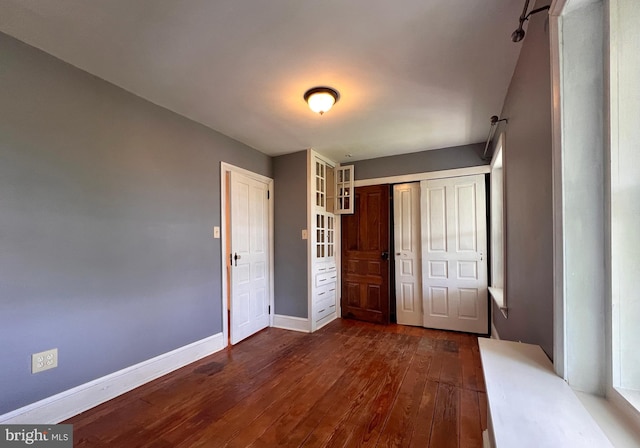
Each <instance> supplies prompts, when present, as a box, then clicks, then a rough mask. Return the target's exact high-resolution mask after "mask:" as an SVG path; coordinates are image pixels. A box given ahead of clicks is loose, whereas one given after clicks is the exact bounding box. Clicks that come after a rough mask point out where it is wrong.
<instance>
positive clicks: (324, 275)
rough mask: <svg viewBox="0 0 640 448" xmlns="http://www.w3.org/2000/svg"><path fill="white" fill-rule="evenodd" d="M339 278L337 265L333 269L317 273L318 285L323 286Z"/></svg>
mask: <svg viewBox="0 0 640 448" xmlns="http://www.w3.org/2000/svg"><path fill="white" fill-rule="evenodd" d="M337 278H338V273H337V272H336V270H335V267H334V269H333V270H331V271H326V272H320V273H319V274H316V287H318V288H319V287H321V286H324V285H328V284H330V283H335V282H336V279H337Z"/></svg>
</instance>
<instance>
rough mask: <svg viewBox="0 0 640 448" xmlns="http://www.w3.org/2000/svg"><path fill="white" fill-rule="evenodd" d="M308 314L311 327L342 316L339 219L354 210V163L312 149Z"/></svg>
mask: <svg viewBox="0 0 640 448" xmlns="http://www.w3.org/2000/svg"><path fill="white" fill-rule="evenodd" d="M308 163H309V171H310V173H309V174H310V175H309V179H310V180H311V182H310V185H309V187H310V188H309V203H310V205H311V206H310V207H309V213H310V216H309V224H310V226H309V227H310V228H309V255H310V263H309V266H310V276H309V277H310V285H309V303H310V306H309V309H310V312H309V315H310V317H311V319H310V320H311V331H315V330H317V329H318V328H320V327H322V326H323V325H325V324H327V323H329V322H331V321H332V320H334V319H335V318H337V317H338V316H339V303H340V300H339V299H340V297H339V293H338V292H339V291H340V288H339V278H338V272H339V269H337V265H338V263H339V253H340V248H339V238H337V236H338V235H339V234H340V233H339V232H340V220H339V216H338V215H340V214H342V213H353V191H354V190H353V166H344V167H341V166H338V164H336V163H335V162H333V161H331V160H329V159H327V158H325V157H323V156H321V155H320V154H318V153H316V152H315V151H312V150H309V157H308Z"/></svg>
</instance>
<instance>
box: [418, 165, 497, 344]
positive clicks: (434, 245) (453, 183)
mask: <svg viewBox="0 0 640 448" xmlns="http://www.w3.org/2000/svg"><path fill="white" fill-rule="evenodd" d="M420 188H421V208H422V213H421V216H422V225H421V228H422V261H423V264H422V279H423V290H422V296H423V308H424V322H423V324H424V326H425V327H429V328H439V329H445V330H456V331H465V332H469V333H482V334H485V333H488V326H489V321H488V302H487V300H488V299H487V262H486V252H487V233H486V198H485V184H484V177H483V176H482V175H477V176H463V177H458V178H448V179H437V180H428V181H422V182H420Z"/></svg>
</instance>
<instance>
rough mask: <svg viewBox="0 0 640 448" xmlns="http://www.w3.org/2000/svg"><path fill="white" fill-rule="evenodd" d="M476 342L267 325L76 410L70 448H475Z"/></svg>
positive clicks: (390, 331) (398, 329) (411, 333)
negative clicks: (106, 399) (126, 390)
mask: <svg viewBox="0 0 640 448" xmlns="http://www.w3.org/2000/svg"><path fill="white" fill-rule="evenodd" d="M486 409H487V406H486V395H485V389H484V382H483V376H482V369H481V365H480V356H479V352H478V344H477V341H476V338H475V337H474V336H471V335H467V334H460V333H453V332H445V331H436V330H427V329H423V328H414V327H405V326H400V325H388V326H383V325H374V324H367V323H362V322H357V321H353V320H345V319H338V320H336V321H334V322H332V323H331V324H329V325H327V326H326V327H324V328H323V329H321V330H319V331H318V332H316V333H314V334H304V333H296V332H292V331H286V330H279V329H275V328H268V329H266V330H264V331H262V332H260V333H258V334H256V335H254V336H252V337H251V338H249V339H247V340H245V341H243V342H241V343H240V344H238V345H236V346H234V347H232V348H228V349H225V350H223V351H221V352H218V353H216V354H214V355H211V356H208V357H206V358H204V359H202V360H200V361H198V362H195V363H193V364H190V365H189V366H187V367H184V368H182V369H180V370H177V371H175V372H173V373H170V374H168V375H166V376H164V377H162V378H159V379H157V380H155V381H153V382H151V383H149V384H146V385H144V386H142V387H139V388H137V389H135V390H133V391H131V392H129V393H127V394H125V395H122V396H120V397H118V398H115V399H113V400H111V401H109V402H107V403H104V404H102V405H100V406H97V407H95V408H93V409H91V410H89V411H87V412H84V413H82V414H80V415H77V416H75V417H73V418H71V419H70V420H68V421H67V422H65V423H72V424H73V425H74V439H75V443H74V446H76V447H118V448H119V447H126V448H134V447H157V448H161V447H243V448H244V447H249V446H251V447H303V446H304V447H325V446H326V447H344V446H347V447H352V446H367V447H425V448H426V447H433V448H447V447H464V448H472V447H481V446H482V435H481V431H482V429H484V428H486V426H487V424H486Z"/></svg>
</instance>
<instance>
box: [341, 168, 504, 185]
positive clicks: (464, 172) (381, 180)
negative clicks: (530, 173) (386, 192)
mask: <svg viewBox="0 0 640 448" xmlns="http://www.w3.org/2000/svg"><path fill="white" fill-rule="evenodd" d="M490 172H491V166H489V165H479V166H470V167H467V168H455V169H452V170H442V171H430V172H428V173H416V174H403V175H399V176H388V177H375V178H372V179H360V180H356V181H355V182H354V183H353V185H354V186H355V187H366V186H369V185H381V184H404V183H409V182H420V181H421V180H430V179H444V178H446V177H460V176H473V175H475V174H488V173H490Z"/></svg>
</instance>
